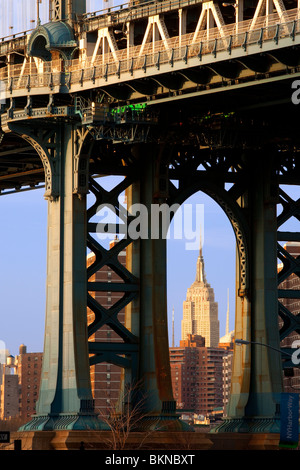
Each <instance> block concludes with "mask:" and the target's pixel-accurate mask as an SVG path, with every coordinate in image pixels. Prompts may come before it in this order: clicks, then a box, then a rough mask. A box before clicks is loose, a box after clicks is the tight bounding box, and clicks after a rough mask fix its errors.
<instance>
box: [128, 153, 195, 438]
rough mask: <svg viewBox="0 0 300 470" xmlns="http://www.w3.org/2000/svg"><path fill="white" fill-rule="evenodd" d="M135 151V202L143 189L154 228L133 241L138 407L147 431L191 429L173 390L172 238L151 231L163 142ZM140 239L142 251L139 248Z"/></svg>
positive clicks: (141, 198) (142, 426)
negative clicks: (178, 408)
mask: <svg viewBox="0 0 300 470" xmlns="http://www.w3.org/2000/svg"><path fill="white" fill-rule="evenodd" d="M135 151H136V154H135V156H137V158H138V160H139V162H140V165H141V174H140V180H139V183H138V187H136V188H134V189H133V191H134V195H135V202H136V201H137V191H138V192H139V203H140V204H141V206H142V207H143V210H145V209H146V214H145V212H144V214H145V218H147V227H148V236H147V237H144V236H142V237H140V238H139V239H138V240H136V241H135V242H133V248H132V252H131V257H132V265H133V266H134V267H135V269H138V271H139V273H134V274H138V277H139V279H140V297H139V309H140V315H139V319H137V316H135V317H134V318H135V320H134V318H132V321H133V322H134V323H133V324H132V328H133V332H134V333H135V334H138V336H139V351H140V352H139V364H138V376H137V385H138V387H137V394H136V400H139V401H140V403H139V404H138V405H137V406H139V407H140V408H139V409H140V410H141V411H142V419H141V421H140V424H139V427H140V429H141V430H144V429H157V430H161V431H180V430H190V428H189V427H186V426H185V424H184V423H182V422H181V421H180V420H179V419H178V416H177V415H176V402H175V401H174V398H173V392H172V383H171V371H170V360H169V345H168V325H167V288H166V285H167V279H166V238H165V237H164V236H163V235H162V234H161V232H159V233H160V235H159V238H153V237H152V236H151V211H152V209H153V207H152V205H154V204H159V203H158V202H157V200H156V198H155V196H156V194H155V178H156V177H157V176H156V175H155V165H156V158H157V155H156V153H157V151H158V147H154V148H152V147H151V145H147V146H141V147H137V148H136V149H135ZM158 207H159V206H158V205H157V206H156V208H158ZM128 209H129V211H130V208H128ZM145 218H143V219H142V220H143V222H145ZM152 222H153V220H152ZM156 228H157V227H156ZM137 244H138V246H139V249H138V250H136V249H135V246H136V245H137ZM135 309H136V306H135ZM137 322H138V323H139V325H138V328H137Z"/></svg>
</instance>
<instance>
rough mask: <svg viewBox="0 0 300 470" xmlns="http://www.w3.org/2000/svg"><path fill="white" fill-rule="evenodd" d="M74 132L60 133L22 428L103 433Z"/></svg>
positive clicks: (64, 130) (83, 201)
mask: <svg viewBox="0 0 300 470" xmlns="http://www.w3.org/2000/svg"><path fill="white" fill-rule="evenodd" d="M74 136H75V134H74V130H73V128H72V126H71V125H68V124H64V125H61V127H59V128H58V130H57V135H56V155H55V166H56V174H55V175H52V177H53V178H58V182H57V184H56V185H54V186H55V187H56V188H58V190H59V194H58V196H57V197H54V198H50V199H49V201H48V254H47V298H46V325H45V343H44V357H43V367H42V376H41V385H40V393H39V399H38V402H37V408H36V415H35V416H34V417H33V419H32V421H30V422H29V423H28V424H26V425H25V426H24V427H23V428H22V430H23V431H32V430H55V429H76V430H77V429H78V430H79V429H90V430H91V429H101V428H104V426H103V427H102V425H101V422H100V421H99V420H98V418H97V415H96V414H95V412H94V406H93V398H92V393H91V385H90V371H89V356H88V342H87V325H86V323H87V284H86V282H87V280H86V197H85V195H80V197H78V195H77V194H76V193H75V192H74V189H73V186H74V182H73V175H74Z"/></svg>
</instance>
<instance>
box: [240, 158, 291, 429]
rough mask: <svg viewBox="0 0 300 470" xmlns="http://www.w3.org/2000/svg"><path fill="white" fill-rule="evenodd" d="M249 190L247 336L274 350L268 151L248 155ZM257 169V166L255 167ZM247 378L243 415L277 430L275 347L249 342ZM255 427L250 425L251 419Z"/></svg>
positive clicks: (272, 190)
mask: <svg viewBox="0 0 300 470" xmlns="http://www.w3.org/2000/svg"><path fill="white" fill-rule="evenodd" d="M252 165H253V166H252V168H253V172H252V178H251V188H250V190H249V193H250V209H251V224H250V227H251V232H252V233H251V236H252V256H251V262H250V266H251V267H252V273H251V277H252V286H251V305H252V312H251V341H253V342H260V343H263V344H266V345H268V346H270V347H271V348H275V349H279V348H280V341H279V327H278V291H277V288H278V287H277V215H276V204H277V201H278V196H277V191H278V181H276V177H275V171H274V172H273V169H274V160H272V156H269V155H268V154H262V155H258V158H253V159H252ZM257 168H260V171H259V172H257ZM243 347H251V380H250V394H249V400H248V403H247V406H246V409H245V414H246V417H249V419H250V417H256V418H257V420H258V429H261V427H260V425H261V424H262V423H263V427H264V429H265V430H267V431H269V432H271V431H274V432H278V431H279V417H280V415H279V411H280V410H279V404H280V393H281V392H282V358H281V355H280V353H278V352H277V351H275V350H273V349H271V348H268V347H264V346H259V345H256V344H252V345H251V346H243ZM254 429H255V424H254Z"/></svg>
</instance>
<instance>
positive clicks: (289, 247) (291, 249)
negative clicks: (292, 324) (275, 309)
mask: <svg viewBox="0 0 300 470" xmlns="http://www.w3.org/2000/svg"><path fill="white" fill-rule="evenodd" d="M284 249H285V250H286V251H287V252H288V253H289V255H290V256H292V257H294V258H297V257H299V256H300V243H299V242H298V243H297V242H289V243H286V244H285V245H284ZM282 268H283V265H282V264H279V265H278V271H280V270H281V269H282ZM279 289H295V290H300V277H299V276H298V275H297V274H294V273H293V274H291V275H290V276H288V277H287V278H286V279H285V280H284V281H283V282H282V283H281V284H280V285H279ZM279 301H280V303H281V304H282V305H283V306H284V307H286V308H287V309H288V310H289V311H290V312H291V313H292V314H293V315H295V316H296V315H299V313H300V299H299V298H298V299H297V298H286V299H279ZM282 326H283V321H282V320H281V318H279V327H280V328H281V327H282ZM299 340H300V335H299V334H297V332H296V331H293V332H292V333H290V334H289V335H288V336H287V337H286V338H284V340H283V341H282V342H281V347H285V348H289V347H292V344H293V342H294V341H299ZM297 347H298V346H297ZM283 386H284V391H285V392H289V393H299V391H300V370H299V369H298V368H296V367H295V368H293V369H291V370H288V371H286V372H285V375H284V379H283Z"/></svg>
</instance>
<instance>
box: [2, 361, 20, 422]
mask: <svg viewBox="0 0 300 470" xmlns="http://www.w3.org/2000/svg"><path fill="white" fill-rule="evenodd" d="M18 416H19V377H18V375H17V374H16V370H15V367H14V357H13V356H8V358H7V363H6V364H2V366H1V385H0V419H1V420H4V419H9V418H15V417H18Z"/></svg>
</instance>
